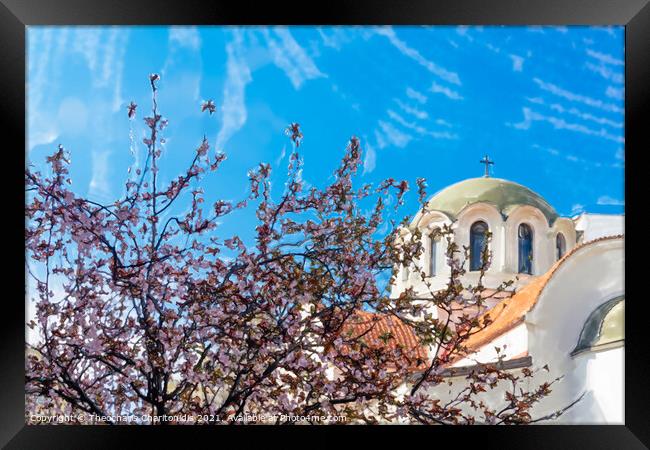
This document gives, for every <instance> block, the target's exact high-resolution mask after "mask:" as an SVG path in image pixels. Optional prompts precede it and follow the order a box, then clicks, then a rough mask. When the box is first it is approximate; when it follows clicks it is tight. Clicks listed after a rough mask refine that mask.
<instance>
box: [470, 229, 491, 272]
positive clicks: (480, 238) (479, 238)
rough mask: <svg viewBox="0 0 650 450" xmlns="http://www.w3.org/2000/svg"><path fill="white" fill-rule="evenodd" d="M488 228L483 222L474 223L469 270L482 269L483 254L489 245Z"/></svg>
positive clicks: (471, 230) (471, 232)
mask: <svg viewBox="0 0 650 450" xmlns="http://www.w3.org/2000/svg"><path fill="white" fill-rule="evenodd" d="M487 232H488V226H487V224H486V223H485V222H483V221H478V222H474V223H473V224H472V228H470V230H469V270H480V269H481V263H482V261H481V253H482V252H483V248H484V247H485V245H486V244H487Z"/></svg>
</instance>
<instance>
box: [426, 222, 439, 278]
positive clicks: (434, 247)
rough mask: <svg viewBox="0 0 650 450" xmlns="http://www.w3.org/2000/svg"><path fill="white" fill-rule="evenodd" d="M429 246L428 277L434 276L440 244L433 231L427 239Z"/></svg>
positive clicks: (436, 234) (435, 232)
mask: <svg viewBox="0 0 650 450" xmlns="http://www.w3.org/2000/svg"><path fill="white" fill-rule="evenodd" d="M429 239H430V242H431V245H430V247H429V253H430V255H429V256H430V259H429V276H430V277H435V276H436V260H437V259H438V243H439V242H440V237H439V236H438V232H437V231H434V232H433V233H432V234H431V236H430V237H429Z"/></svg>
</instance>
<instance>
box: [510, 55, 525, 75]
mask: <svg viewBox="0 0 650 450" xmlns="http://www.w3.org/2000/svg"><path fill="white" fill-rule="evenodd" d="M509 56H510V59H511V60H512V70H514V71H515V72H521V71H522V70H523V68H524V58H523V57H522V56H518V55H513V54H511V55H509Z"/></svg>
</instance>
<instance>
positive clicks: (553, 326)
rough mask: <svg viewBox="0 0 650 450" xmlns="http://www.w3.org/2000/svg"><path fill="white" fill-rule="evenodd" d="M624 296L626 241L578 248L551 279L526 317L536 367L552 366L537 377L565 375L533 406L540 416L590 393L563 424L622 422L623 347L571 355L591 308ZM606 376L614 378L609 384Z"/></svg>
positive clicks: (592, 309) (531, 353) (606, 242)
mask: <svg viewBox="0 0 650 450" xmlns="http://www.w3.org/2000/svg"><path fill="white" fill-rule="evenodd" d="M622 294H624V252H623V240H622V239H613V240H605V241H600V242H595V243H593V244H590V245H588V246H586V247H583V248H581V249H579V250H577V251H576V253H574V254H573V255H571V256H570V257H569V258H568V259H567V260H565V261H564V263H563V264H562V265H561V266H560V267H559V268H558V269H557V271H556V273H555V274H554V275H553V277H552V278H551V279H550V280H549V282H548V284H547V285H546V287H545V288H544V289H543V291H542V293H541V294H540V297H539V299H538V301H537V304H536V306H535V307H534V308H533V309H532V310H531V311H530V312H529V313H528V315H527V316H526V325H527V327H528V330H529V336H528V342H529V353H530V355H531V356H532V358H533V364H534V365H535V366H537V367H540V366H543V365H544V364H548V366H549V369H550V372H549V373H548V374H546V373H545V372H544V371H541V372H540V374H539V375H537V376H536V377H535V381H540V380H542V379H543V378H545V377H546V378H549V377H550V378H555V377H558V376H563V377H564V378H563V379H562V380H561V381H560V382H559V383H557V384H556V385H555V386H554V389H553V393H552V394H551V396H550V397H548V398H546V399H544V400H542V402H541V403H540V404H539V405H538V406H537V407H536V408H535V409H534V411H535V413H536V414H538V415H545V414H548V413H550V412H552V411H554V410H557V409H559V408H562V407H564V406H566V405H568V404H569V403H571V402H572V401H573V400H575V399H576V398H578V397H579V396H580V395H581V394H582V393H583V392H586V395H585V397H584V398H583V400H582V401H580V402H579V403H578V404H577V405H575V406H574V407H573V408H571V409H570V410H569V411H568V412H567V413H566V414H565V415H564V416H562V417H561V418H560V419H559V420H558V421H559V422H563V423H603V422H607V423H610V422H616V423H621V422H622V420H623V416H622V411H623V396H622V392H623V389H622V380H623V373H624V372H623V371H624V364H623V350H622V349H620V351H617V350H608V351H603V352H600V353H594V352H587V353H585V354H583V355H578V356H575V357H572V356H570V353H571V352H572V350H573V349H574V348H575V346H576V344H577V342H578V338H579V335H580V332H581V330H582V327H583V325H584V323H585V321H586V319H587V317H589V315H590V314H591V312H592V311H594V310H595V309H596V308H597V307H598V306H600V305H601V304H603V303H605V302H606V301H608V300H610V299H611V298H614V297H616V296H619V295H622ZM608 380H612V385H611V386H610V385H609V382H608ZM610 388H611V389H612V391H611V392H608V391H609V390H610Z"/></svg>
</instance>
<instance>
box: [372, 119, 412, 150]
mask: <svg viewBox="0 0 650 450" xmlns="http://www.w3.org/2000/svg"><path fill="white" fill-rule="evenodd" d="M379 127H380V128H381V131H382V132H383V136H384V137H385V138H386V140H387V141H388V143H390V144H393V145H394V146H395V147H400V148H404V147H406V146H407V145H408V143H409V142H411V140H412V139H413V136H411V135H410V134H407V133H403V132H402V131H400V130H398V129H397V128H396V127H395V126H394V125H393V124H391V123H389V122H384V121H383V120H380V121H379ZM380 142H382V143H384V142H385V141H384V140H383V139H381V140H380ZM378 145H379V144H378ZM380 148H381V147H380Z"/></svg>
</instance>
